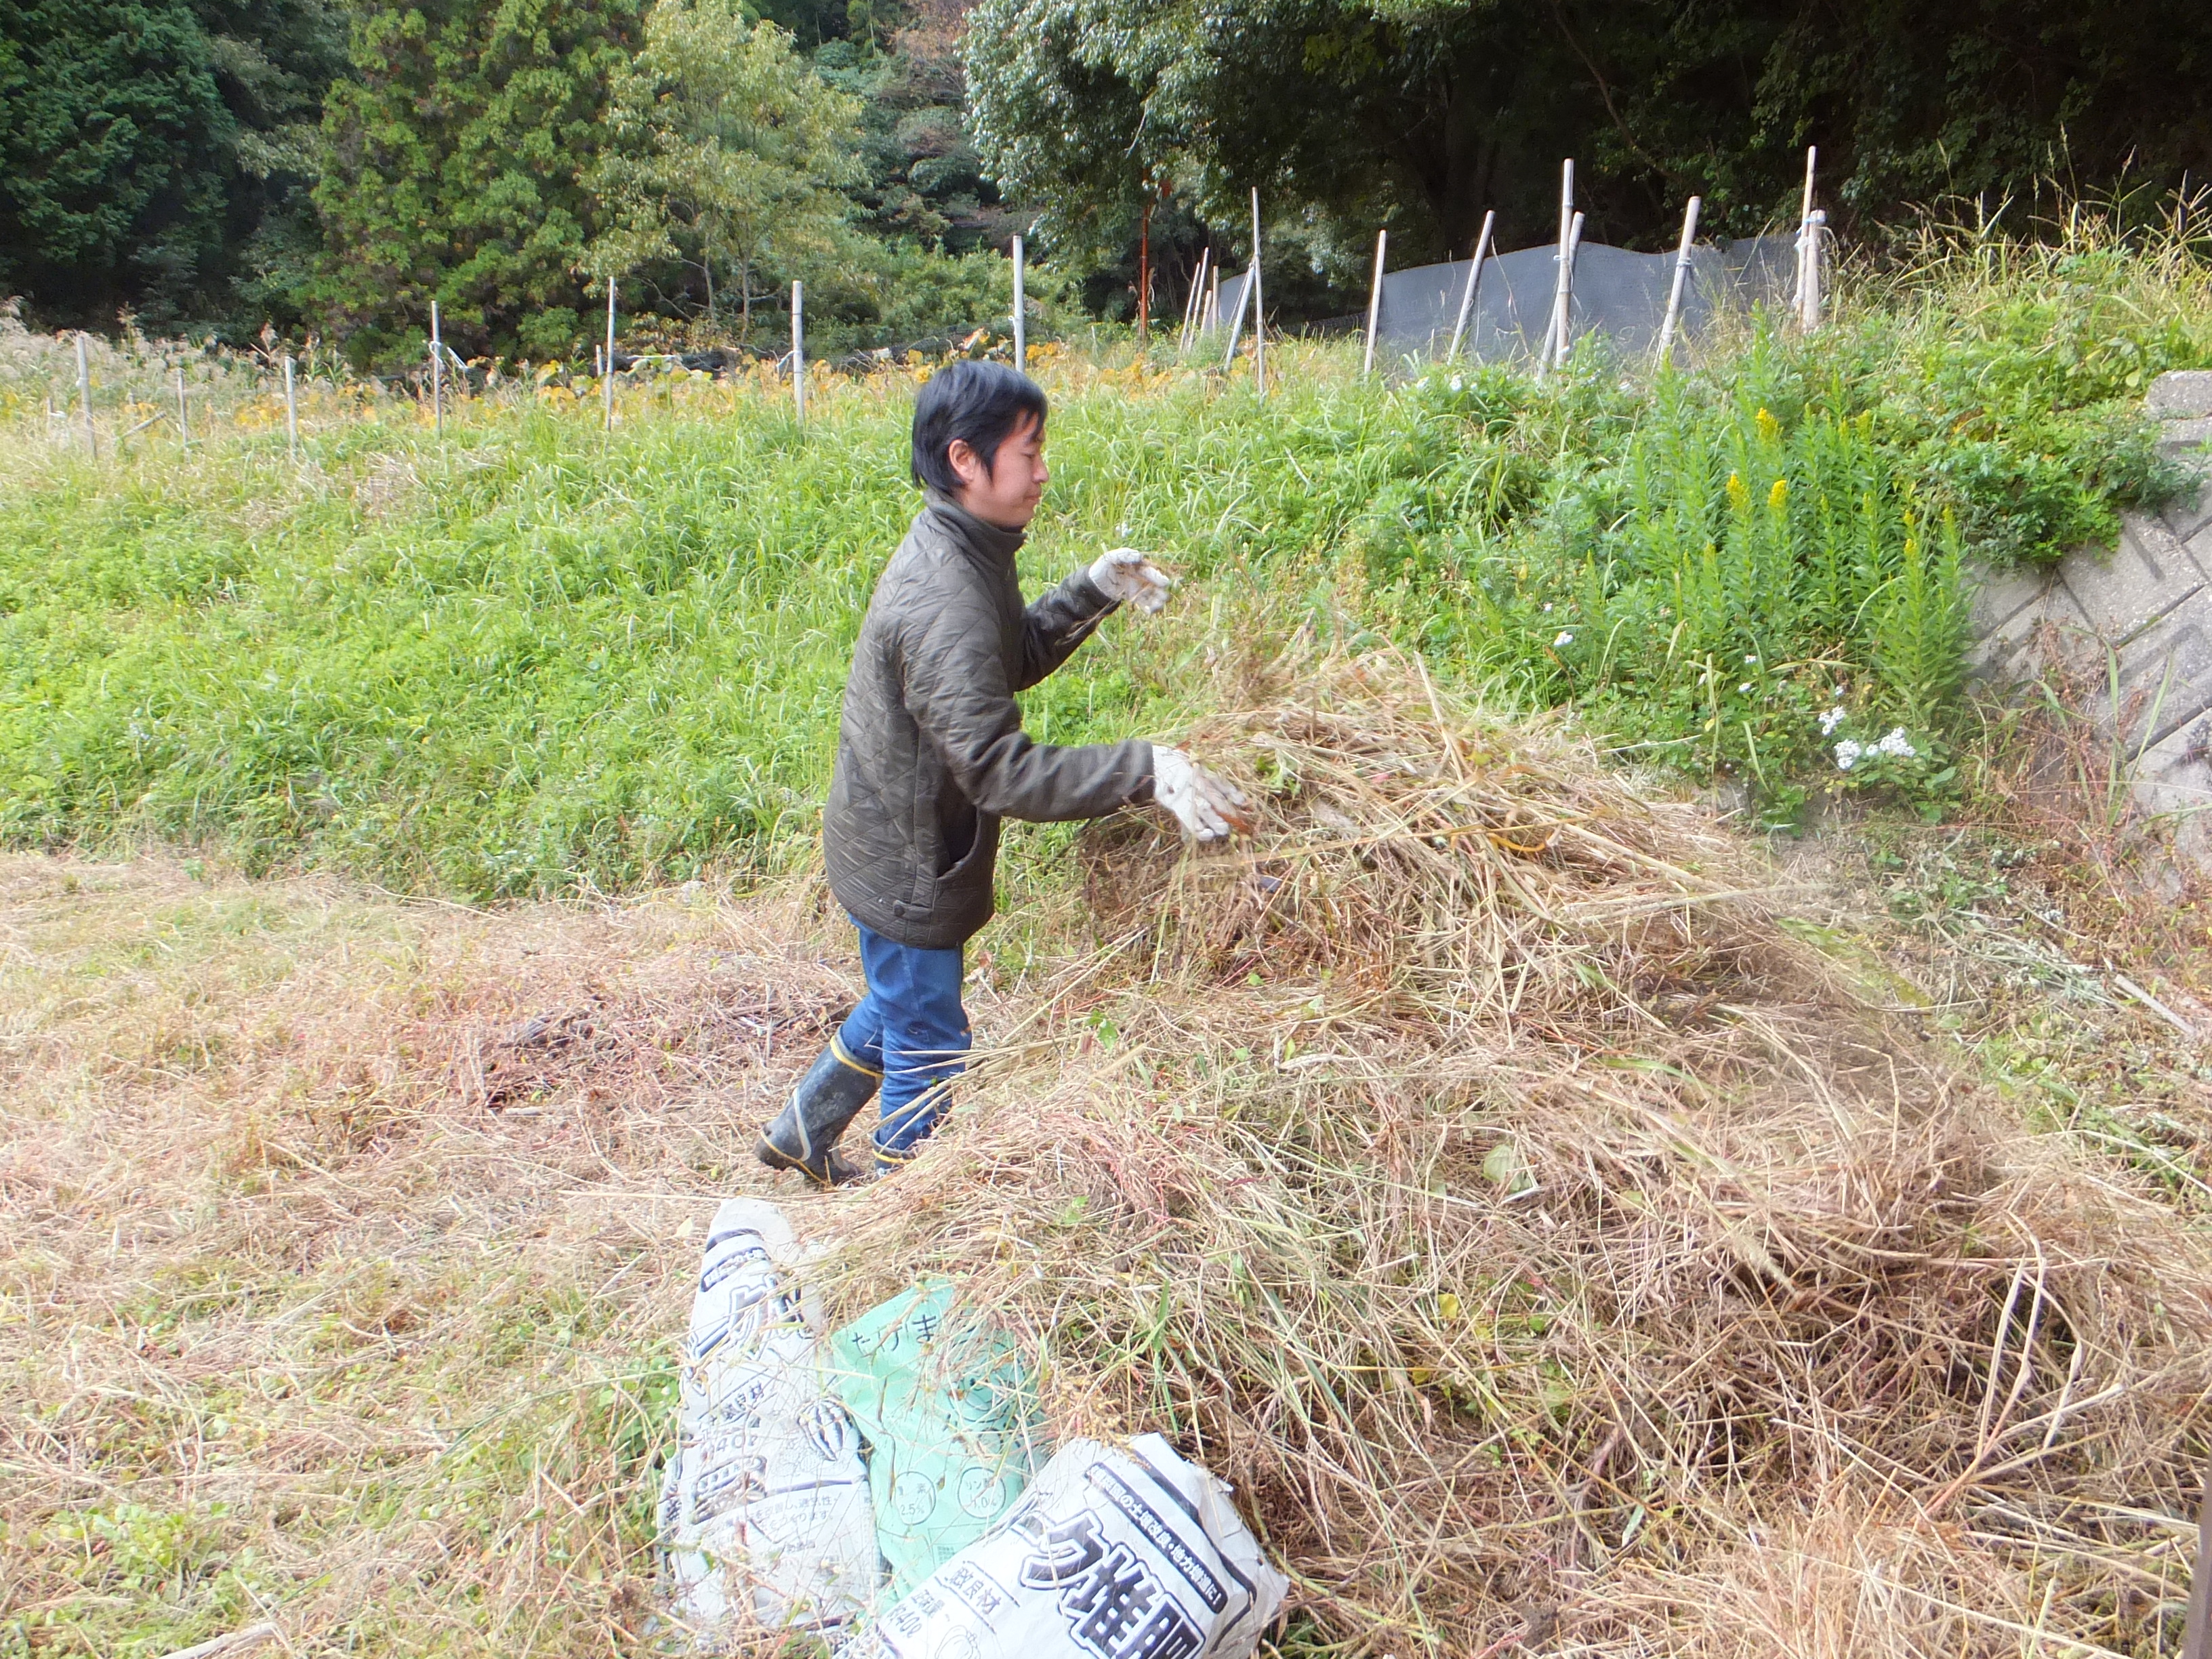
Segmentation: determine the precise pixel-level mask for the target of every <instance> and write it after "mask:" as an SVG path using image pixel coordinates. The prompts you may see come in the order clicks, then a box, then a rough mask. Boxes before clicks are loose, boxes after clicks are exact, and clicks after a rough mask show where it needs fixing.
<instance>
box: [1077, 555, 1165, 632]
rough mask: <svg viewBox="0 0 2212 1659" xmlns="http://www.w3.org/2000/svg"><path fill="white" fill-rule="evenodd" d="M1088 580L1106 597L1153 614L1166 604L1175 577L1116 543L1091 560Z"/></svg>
mask: <svg viewBox="0 0 2212 1659" xmlns="http://www.w3.org/2000/svg"><path fill="white" fill-rule="evenodd" d="M1091 586H1094V587H1096V588H1097V590H1098V591H1099V592H1101V593H1103V594H1104V595H1105V596H1106V597H1107V598H1108V599H1112V600H1115V602H1117V603H1118V604H1121V605H1135V606H1136V607H1137V609H1138V610H1139V611H1143V612H1144V613H1145V614H1146V616H1148V617H1157V616H1158V615H1159V614H1160V612H1161V611H1163V610H1164V609H1165V608H1166V607H1167V602H1168V589H1169V588H1170V587H1172V586H1175V578H1174V577H1172V576H1170V575H1169V574H1168V573H1167V572H1166V571H1164V570H1163V569H1161V568H1159V566H1158V565H1156V564H1154V563H1153V562H1152V561H1151V560H1150V559H1148V558H1146V556H1144V555H1143V554H1141V553H1139V551H1137V550H1136V549H1135V548H1133V547H1116V548H1113V549H1110V550H1108V551H1107V552H1104V553H1101V554H1100V555H1099V556H1097V558H1096V559H1095V560H1093V561H1092V562H1091Z"/></svg>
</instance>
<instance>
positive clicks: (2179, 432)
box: [1974, 369, 2212, 869]
mask: <svg viewBox="0 0 2212 1659" xmlns="http://www.w3.org/2000/svg"><path fill="white" fill-rule="evenodd" d="M2149 405H2150V409H2151V412H2152V413H2153V414H2154V415H2156V416H2158V417H2159V418H2160V421H2161V422H2163V423H2164V427H2165V433H2164V436H2163V438H2162V439H2161V441H2160V446H2159V447H2160V450H2161V451H2162V452H2164V453H2166V454H2168V455H2171V456H2173V457H2175V458H2177V459H2185V460H2191V461H2195V462H2197V475H2198V481H2197V485H2196V487H2195V488H2194V489H2191V490H2189V491H2185V493H2184V495H2183V496H2182V497H2181V498H2180V499H2179V500H2177V501H2172V502H2169V503H2168V504H2167V505H2166V509H2165V510H2164V511H2163V512H2160V513H2129V514H2127V515H2126V518H2125V520H2124V524H2123V526H2122V529H2121V533H2120V544H2119V546H2118V548H2116V549H2110V550H2106V549H2084V550H2081V551H2079V552H2076V553H2074V554H2072V555H2070V556H2068V557H2067V558H2066V559H2065V560H2064V561H2063V562H2061V563H2060V564H2059V565H2058V566H2057V568H2056V569H2055V570H2051V571H2045V572H2038V573H2035V574H2005V575H1994V574H1993V575H1990V576H1989V577H1988V578H1987V579H1986V580H1984V582H1983V584H1982V586H1981V587H1980V589H1979V591H1978V593H1977V594H1976V596H1975V603H1974V623H1975V632H1976V634H1977V635H1978V638H1979V643H1978V646H1977V647H1976V649H1975V655H1974V666H1975V671H1976V672H1977V673H1978V674H1979V675H1981V676H1982V677H1984V678H1990V679H2017V678H2024V677H2027V676H2029V675H2033V674H2034V673H2037V672H2039V671H2042V670H2043V669H2044V668H2045V667H2046V666H2048V664H2047V663H2046V661H2045V652H2046V651H2048V650H2055V651H2056V652H2057V653H2058V655H2059V656H2060V657H2061V658H2062V659H2063V661H2064V664H2065V665H2066V666H2068V667H2069V669H2070V670H2072V671H2073V672H2074V673H2075V675H2077V676H2079V677H2081V678H2083V679H2085V680H2087V681H2088V682H2090V683H2092V684H2094V685H2095V686H2096V687H2097V688H2098V689H2097V690H2095V691H2094V692H2093V693H2092V694H2091V695H2090V697H2089V702H2088V706H2087V707H2086V708H2084V709H2083V710H2082V712H2083V713H2084V714H2087V715H2088V716H2089V717H2090V718H2091V719H2092V720H2094V721H2095V722H2096V725H2097V727H2098V729H2099V730H2100V731H2101V732H2105V733H2106V734H2107V735H2108V736H2109V737H2110V738H2112V740H2113V741H2114V742H2115V743H2116V744H2118V745H2120V748H2121V750H2122V753H2123V755H2124V758H2125V759H2126V760H2127V761H2128V762H2129V763H2130V764H2131V766H2132V769H2133V771H2134V774H2135V794H2136V800H2137V801H2138V802H2139V803H2140V804H2141V805H2142V807H2143V808H2144V810H2145V811H2148V812H2150V813H2153V814H2155V815H2161V816H2167V817H2170V821H2171V822H2172V825H2173V829H2174V848H2175V850H2176V852H2177V853H2179V854H2183V855H2184V856H2186V857H2188V858H2189V859H2191V860H2192V861H2193V862H2195V863H2197V864H2198V865H2199V866H2203V867H2205V868H2207V869H2212V447H2208V446H2212V370H2202V369H2200V370H2191V371H2188V372H2185V373H2179V374H2162V375H2160V377H2159V378H2158V380H2156V381H2154V383H2153V384H2152V386H2151V389H2150V398H2149ZM2045 624H2050V626H2049V627H2046V626H2045Z"/></svg>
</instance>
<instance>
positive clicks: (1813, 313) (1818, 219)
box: [1803, 208, 1828, 334]
mask: <svg viewBox="0 0 2212 1659" xmlns="http://www.w3.org/2000/svg"><path fill="white" fill-rule="evenodd" d="M1827 229H1828V216H1827V214H1826V212H1825V211H1823V210H1821V209H1820V208H1814V210H1813V211H1812V214H1811V216H1809V217H1808V219H1807V220H1806V221H1805V314H1804V318H1803V322H1804V327H1805V332H1807V333H1808V334H1818V333H1819V332H1820V302H1821V299H1822V297H1823V296H1822V289H1823V286H1824V282H1823V276H1822V272H1821V270H1820V260H1821V257H1822V256H1821V252H1820V244H1821V242H1822V241H1823V240H1825V239H1826V235H1827Z"/></svg>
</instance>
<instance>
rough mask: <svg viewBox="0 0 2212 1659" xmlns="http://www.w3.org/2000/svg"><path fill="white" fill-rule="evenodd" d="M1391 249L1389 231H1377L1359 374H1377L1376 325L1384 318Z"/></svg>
mask: <svg viewBox="0 0 2212 1659" xmlns="http://www.w3.org/2000/svg"><path fill="white" fill-rule="evenodd" d="M1389 247H1390V233H1389V231H1387V230H1378V231H1376V233H1375V280H1374V282H1373V283H1370V284H1369V285H1368V289H1367V351H1366V355H1365V356H1364V357H1363V358H1362V359H1361V362H1360V364H1359V372H1360V373H1361V374H1373V373H1374V372H1375V325H1376V323H1377V322H1378V321H1380V320H1381V319H1382V316H1383V257H1384V255H1385V254H1386V253H1388V252H1389Z"/></svg>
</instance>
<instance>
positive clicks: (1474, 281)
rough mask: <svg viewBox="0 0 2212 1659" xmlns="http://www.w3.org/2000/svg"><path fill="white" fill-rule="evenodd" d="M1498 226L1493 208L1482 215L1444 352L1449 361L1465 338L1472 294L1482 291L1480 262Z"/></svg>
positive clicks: (1485, 255)
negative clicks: (1450, 333) (1456, 315)
mask: <svg viewBox="0 0 2212 1659" xmlns="http://www.w3.org/2000/svg"><path fill="white" fill-rule="evenodd" d="M1497 228H1498V214H1497V212H1496V210H1492V211H1490V212H1488V213H1486V214H1484V215H1483V216H1482V234H1480V236H1478V237H1476V238H1475V239H1474V264H1472V265H1471V266H1470V267H1469V268H1468V273H1467V286H1466V287H1465V288H1464V289H1461V290H1460V296H1459V317H1458V319H1457V320H1455V322H1454V323H1453V324H1452V341H1451V349H1450V350H1449V351H1447V352H1446V353H1444V358H1445V360H1446V361H1447V362H1449V361H1451V360H1453V359H1455V358H1456V357H1457V356H1459V349H1460V346H1461V344H1462V342H1464V341H1465V340H1466V338H1467V325H1468V320H1469V319H1471V318H1473V317H1474V296H1475V295H1477V294H1479V293H1480V292H1481V291H1482V262H1483V260H1484V258H1486V257H1487V256H1488V254H1489V252H1490V236H1491V233H1492V231H1494V230H1496V229H1497Z"/></svg>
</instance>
